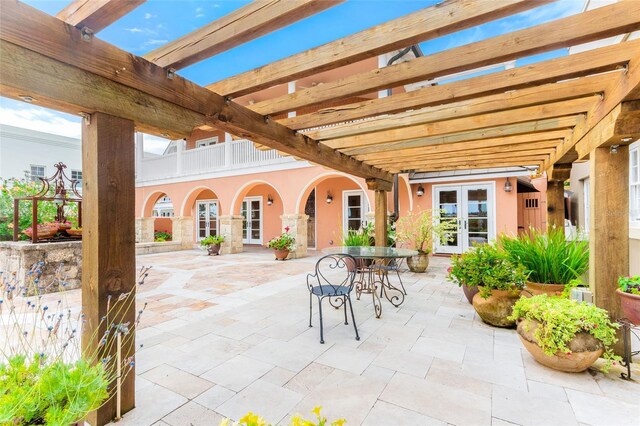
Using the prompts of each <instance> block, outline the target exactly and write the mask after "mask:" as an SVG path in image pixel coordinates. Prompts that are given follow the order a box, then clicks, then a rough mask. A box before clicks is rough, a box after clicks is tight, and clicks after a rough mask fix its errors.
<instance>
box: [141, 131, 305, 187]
mask: <svg viewBox="0 0 640 426" xmlns="http://www.w3.org/2000/svg"><path fill="white" fill-rule="evenodd" d="M138 162H139V164H138V165H137V180H138V181H139V182H140V181H149V180H157V179H167V178H175V177H186V176H196V175H202V174H212V173H213V174H215V173H216V172H228V171H232V170H239V169H243V168H246V167H252V168H255V167H259V166H270V165H274V164H281V163H289V162H295V159H294V158H293V157H284V156H282V155H280V154H278V152H277V151H276V150H273V149H270V150H266V151H261V150H259V149H257V148H256V147H255V146H254V144H253V142H251V141H249V140H237V141H230V142H225V143H220V144H216V145H210V146H205V147H202V148H196V149H190V150H184V149H182V147H178V151H177V152H176V153H173V154H166V155H162V156H160V157H151V158H144V157H143V158H142V160H141V161H140V160H139V161H138Z"/></svg>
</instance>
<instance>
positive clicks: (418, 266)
mask: <svg viewBox="0 0 640 426" xmlns="http://www.w3.org/2000/svg"><path fill="white" fill-rule="evenodd" d="M407 266H408V267H409V270H410V271H411V272H417V273H423V272H424V271H426V270H427V268H428V267H429V255H428V254H419V255H417V256H412V257H409V258H407Z"/></svg>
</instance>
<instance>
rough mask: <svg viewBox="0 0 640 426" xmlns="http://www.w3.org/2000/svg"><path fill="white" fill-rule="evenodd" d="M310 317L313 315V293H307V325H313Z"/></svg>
mask: <svg viewBox="0 0 640 426" xmlns="http://www.w3.org/2000/svg"><path fill="white" fill-rule="evenodd" d="M311 317H313V294H312V293H309V327H313V325H312V324H311Z"/></svg>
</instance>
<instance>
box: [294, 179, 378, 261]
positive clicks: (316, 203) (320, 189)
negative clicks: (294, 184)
mask: <svg viewBox="0 0 640 426" xmlns="http://www.w3.org/2000/svg"><path fill="white" fill-rule="evenodd" d="M310 197H313V198H314V199H313V200H310ZM369 197H370V194H369V191H368V190H367V188H366V187H365V185H364V182H362V181H361V180H358V179H357V178H354V177H353V176H350V175H347V174H343V173H338V172H327V173H324V174H322V175H320V176H317V177H316V178H315V179H313V180H312V181H310V182H309V183H308V184H307V185H306V186H305V187H304V189H303V190H302V191H301V192H300V194H299V195H298V199H297V201H296V213H302V212H304V213H305V214H307V215H308V216H309V217H310V218H309V219H310V220H309V221H308V227H307V237H308V241H307V246H308V247H311V248H313V247H315V248H316V249H323V248H326V247H330V246H332V245H333V246H336V245H340V243H341V241H342V236H343V233H344V230H345V229H348V228H359V227H360V226H362V225H363V224H365V223H366V221H367V215H366V214H367V212H368V211H369V210H370V206H371V202H370V198H369ZM348 203H351V204H352V205H351V206H348V205H347V204H348ZM312 238H313V240H312Z"/></svg>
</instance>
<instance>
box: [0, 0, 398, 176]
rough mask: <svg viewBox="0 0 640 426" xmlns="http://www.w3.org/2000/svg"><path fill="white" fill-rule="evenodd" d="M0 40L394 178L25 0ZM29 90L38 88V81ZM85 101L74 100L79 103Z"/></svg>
mask: <svg viewBox="0 0 640 426" xmlns="http://www.w3.org/2000/svg"><path fill="white" fill-rule="evenodd" d="M0 40H2V41H3V42H10V43H12V44H15V45H18V46H21V47H23V48H25V49H28V50H32V51H34V52H37V53H39V54H41V55H44V56H47V57H50V58H52V59H55V60H57V61H60V62H63V63H66V64H68V65H71V66H73V67H76V68H79V69H81V70H84V71H86V72H88V73H91V74H95V75H98V76H100V77H104V78H106V79H109V80H112V81H115V82H117V83H120V84H122V85H124V86H128V87H130V88H133V89H136V90H137V91H140V92H142V93H144V94H146V95H150V96H152V97H155V98H159V99H161V100H163V101H167V102H171V103H173V104H175V105H177V106H179V107H182V108H185V109H187V110H190V111H192V112H196V113H198V114H202V115H204V116H205V117H206V121H207V124H209V125H211V126H215V127H217V128H219V129H221V130H223V131H226V132H229V133H232V134H235V135H237V136H239V137H242V138H247V139H250V140H252V141H254V142H257V143H261V144H263V145H267V146H270V147H271V148H274V149H277V150H279V151H283V152H286V153H288V154H291V155H294V156H298V157H301V158H304V159H307V160H311V161H313V162H315V163H317V164H321V165H323V166H326V167H330V168H333V169H336V170H339V171H343V172H345V173H349V174H352V175H355V176H361V177H365V178H371V177H373V178H379V179H382V180H387V181H391V180H392V176H391V175H390V174H388V173H386V172H384V171H382V170H380V169H377V168H375V167H372V166H369V165H366V164H364V163H362V162H360V161H357V160H354V159H353V158H350V157H348V156H346V155H344V154H341V153H339V152H336V151H334V150H333V149H331V148H328V147H327V146H324V145H322V144H319V143H318V142H316V141H314V140H312V139H310V138H308V137H305V136H303V135H300V134H295V133H294V132H292V131H291V130H290V129H288V128H286V127H284V126H282V125H280V124H278V123H275V122H273V121H271V120H268V119H266V118H265V117H263V116H261V115H259V114H257V113H255V112H253V111H251V110H249V109H247V108H245V107H243V106H241V105H238V104H236V103H234V102H231V101H229V100H227V99H225V98H223V97H222V96H219V95H217V94H215V93H213V92H211V91H210V90H207V89H205V88H203V87H200V86H198V85H196V84H194V83H192V82H190V81H188V80H185V79H183V78H181V77H179V76H177V75H175V74H172V73H168V72H167V71H165V70H164V69H162V68H161V67H159V66H157V65H155V64H153V63H151V62H148V61H146V60H144V59H143V58H140V57H137V56H135V55H132V54H130V53H128V52H125V51H123V50H120V49H118V48H117V47H115V46H113V45H111V44H109V43H106V42H104V41H101V40H99V39H97V38H95V37H93V38H91V39H90V40H89V41H85V40H83V37H82V33H81V32H80V30H78V29H76V28H74V27H72V26H70V25H68V24H66V23H64V22H62V21H60V20H58V19H56V18H54V17H52V16H49V15H47V14H45V13H43V12H40V11H38V10H37V9H34V8H32V7H30V6H27V5H25V4H23V3H18V2H16V3H13V2H7V3H5V4H3V11H2V14H0ZM41 40H47V43H42V42H41ZM33 90H34V91H37V90H38V87H37V84H34V88H33ZM27 95H28V93H27ZM84 102H85V100H84V99H78V100H77V103H80V104H82V103H84ZM80 106H82V105H80Z"/></svg>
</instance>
